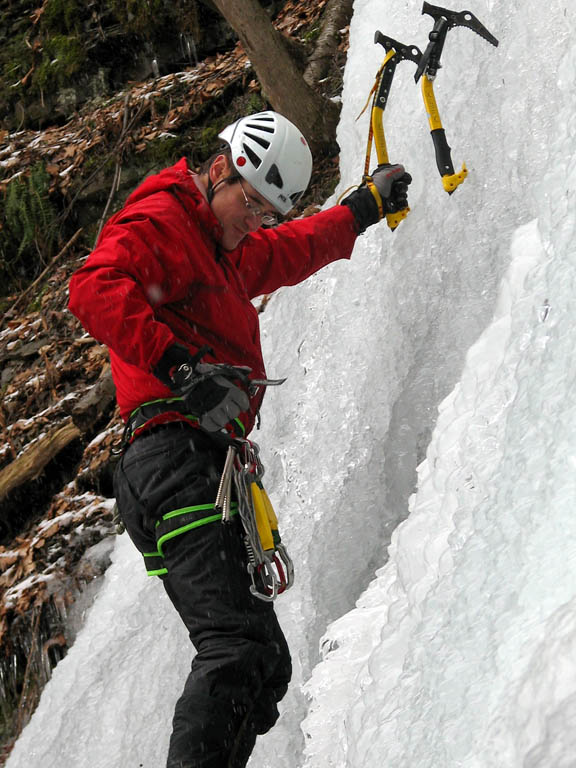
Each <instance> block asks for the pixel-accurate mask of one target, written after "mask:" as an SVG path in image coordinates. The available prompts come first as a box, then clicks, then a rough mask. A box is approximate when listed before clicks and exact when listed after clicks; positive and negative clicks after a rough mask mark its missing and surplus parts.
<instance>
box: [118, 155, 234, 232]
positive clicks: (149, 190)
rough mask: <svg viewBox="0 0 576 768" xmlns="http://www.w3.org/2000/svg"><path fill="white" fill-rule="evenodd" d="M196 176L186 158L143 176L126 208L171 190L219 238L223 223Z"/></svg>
mask: <svg viewBox="0 0 576 768" xmlns="http://www.w3.org/2000/svg"><path fill="white" fill-rule="evenodd" d="M197 179H198V176H197V175H196V174H195V173H193V172H192V171H191V170H190V168H189V167H188V161H187V160H186V158H185V157H183V158H182V159H181V160H179V161H178V162H177V163H176V164H175V165H172V166H170V167H169V168H165V169H164V170H162V171H160V172H159V173H156V174H154V175H153V176H149V177H148V178H147V179H144V181H143V182H142V183H141V184H140V185H139V186H138V187H137V188H136V189H135V190H134V192H132V194H131V195H130V196H129V197H128V199H127V200H126V204H125V206H124V210H126V209H127V208H129V207H130V206H132V205H138V204H140V203H142V202H143V201H145V200H146V199H147V198H150V197H152V196H153V195H156V194H157V193H158V192H171V193H173V194H175V195H176V196H177V197H178V199H179V201H180V203H181V204H182V205H183V206H184V207H186V208H189V209H194V210H195V212H196V215H197V216H198V217H199V219H200V223H201V224H202V226H203V227H204V228H205V229H206V230H207V231H208V232H209V233H210V234H211V235H212V237H214V239H215V240H219V239H220V237H221V234H222V228H221V226H220V222H219V221H218V219H217V218H216V216H214V214H213V213H212V209H211V207H210V205H209V203H208V200H207V199H206V196H205V194H204V193H203V192H202V190H201V188H200V186H199V184H198V183H197V181H196V180H197Z"/></svg>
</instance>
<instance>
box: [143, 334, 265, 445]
mask: <svg viewBox="0 0 576 768" xmlns="http://www.w3.org/2000/svg"><path fill="white" fill-rule="evenodd" d="M205 352H206V350H205V349H202V350H200V353H201V354H200V353H199V354H197V355H195V356H192V355H191V354H190V352H189V351H188V350H187V349H186V347H183V346H181V345H180V344H174V345H173V346H172V347H169V348H168V349H167V350H166V352H165V353H164V355H163V356H162V358H161V359H160V360H159V362H158V364H157V365H156V367H155V368H154V371H153V373H154V374H155V376H157V378H159V379H160V381H162V383H163V384H166V386H168V387H169V388H170V389H171V390H172V391H173V392H174V393H175V394H177V395H179V396H180V397H182V399H183V401H184V403H185V405H186V407H187V408H189V409H190V413H191V414H193V415H194V416H197V417H198V423H199V424H200V426H201V427H202V428H203V429H205V430H206V431H207V432H217V431H219V430H221V429H223V428H224V427H225V426H226V424H228V422H230V421H232V420H233V419H235V418H236V416H238V414H240V413H242V412H243V411H247V410H248V409H249V407H250V400H249V398H248V395H247V394H246V392H245V391H244V390H243V389H241V388H240V387H239V386H238V385H237V384H236V383H235V382H239V383H241V384H244V385H246V384H248V381H249V380H248V374H249V373H250V372H251V370H252V369H251V368H248V367H246V366H235V365H226V364H221V363H201V362H199V360H200V358H201V357H202V355H203V354H204V353H205Z"/></svg>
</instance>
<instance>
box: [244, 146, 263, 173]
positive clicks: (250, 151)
mask: <svg viewBox="0 0 576 768" xmlns="http://www.w3.org/2000/svg"><path fill="white" fill-rule="evenodd" d="M242 149H243V150H244V152H246V155H247V156H248V160H250V162H251V163H252V165H253V166H254V168H259V167H260V163H261V162H262V160H261V159H260V158H259V157H258V155H257V154H256V152H254V150H253V149H250V147H249V146H248V145H246V144H242Z"/></svg>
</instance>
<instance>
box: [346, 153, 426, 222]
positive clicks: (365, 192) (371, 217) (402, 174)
mask: <svg viewBox="0 0 576 768" xmlns="http://www.w3.org/2000/svg"><path fill="white" fill-rule="evenodd" d="M411 181H412V176H410V174H409V173H407V172H406V170H405V169H404V166H403V165H390V164H389V163H385V164H382V165H379V166H378V167H377V168H376V170H374V171H373V173H372V175H371V177H370V178H369V179H368V181H367V182H364V183H363V184H362V185H361V186H360V187H358V189H355V190H354V192H352V193H351V194H350V195H348V197H346V198H344V200H342V205H347V206H348V207H349V208H350V210H351V211H352V213H353V214H354V218H355V219H356V225H357V227H358V232H359V234H362V232H364V231H365V230H366V228H367V227H369V226H370V225H372V224H376V223H377V222H379V221H380V219H381V218H382V217H383V216H385V215H386V214H387V213H396V212H397V211H401V210H403V209H404V208H407V207H408V185H409V184H410V182H411Z"/></svg>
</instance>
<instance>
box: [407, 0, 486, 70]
mask: <svg viewBox="0 0 576 768" xmlns="http://www.w3.org/2000/svg"><path fill="white" fill-rule="evenodd" d="M422 13H423V14H424V13H426V14H428V16H432V18H433V19H434V29H433V30H432V32H430V34H429V35H428V39H429V40H430V42H429V43H428V47H427V48H426V50H425V51H424V53H423V55H422V57H421V59H420V63H419V64H418V69H417V70H416V74H415V75H414V80H415V81H416V82H418V80H419V79H420V77H421V76H422V74H423V73H424V72H426V73H427V75H428V76H429V77H434V76H435V75H436V72H437V71H438V70H439V69H440V57H441V55H442V50H443V48H444V43H445V41H446V35H447V33H448V30H450V29H453V28H454V27H467V28H468V29H471V30H472V31H473V32H476V34H477V35H480V37H482V38H484V40H486V41H487V42H489V43H490V44H491V45H495V46H497V45H498V40H497V39H496V38H495V37H494V35H493V34H491V33H490V32H489V31H488V30H487V29H486V27H485V26H484V24H482V22H481V21H480V20H479V19H477V18H476V16H474V14H473V13H471V11H451V10H449V9H448V8H440V6H438V5H432V4H431V3H426V2H425V3H424V5H423V6H422Z"/></svg>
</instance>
